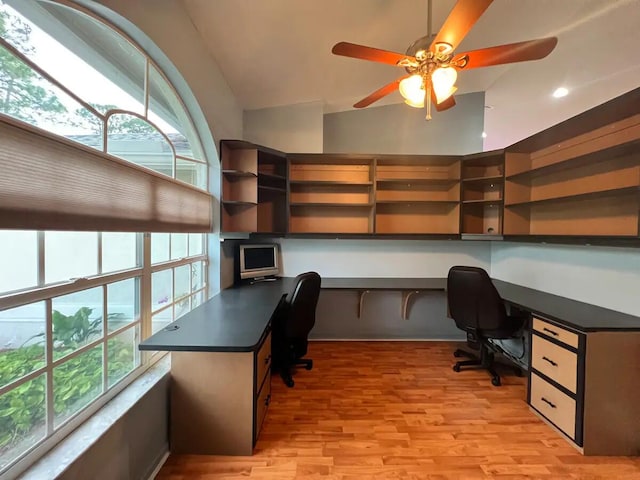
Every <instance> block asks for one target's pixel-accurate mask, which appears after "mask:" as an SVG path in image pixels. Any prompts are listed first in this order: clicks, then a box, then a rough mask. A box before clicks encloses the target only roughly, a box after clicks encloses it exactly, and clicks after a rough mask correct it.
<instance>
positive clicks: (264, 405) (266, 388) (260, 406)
mask: <svg viewBox="0 0 640 480" xmlns="http://www.w3.org/2000/svg"><path fill="white" fill-rule="evenodd" d="M270 374H271V370H267V375H270ZM270 403H271V378H267V379H266V381H265V382H264V383H263V384H262V389H261V390H260V393H258V398H257V399H256V404H255V408H256V411H255V415H254V418H255V421H256V425H255V430H254V432H255V438H254V443H255V442H256V441H257V440H258V435H259V434H260V429H261V428H262V422H263V421H264V417H265V416H266V415H267V410H268V409H269V404H270Z"/></svg>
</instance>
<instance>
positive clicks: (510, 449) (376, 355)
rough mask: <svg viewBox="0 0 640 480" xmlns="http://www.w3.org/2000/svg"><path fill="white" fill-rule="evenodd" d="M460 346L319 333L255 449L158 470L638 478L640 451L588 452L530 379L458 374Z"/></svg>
mask: <svg viewBox="0 0 640 480" xmlns="http://www.w3.org/2000/svg"><path fill="white" fill-rule="evenodd" d="M454 348H455V345H454V344H451V343H441V342H426V343H424V342H312V343H310V347H309V356H310V357H311V358H313V359H314V363H315V365H314V368H313V370H312V371H310V372H309V371H306V370H304V369H302V370H299V371H298V372H297V374H296V375H295V377H294V378H295V382H296V385H295V387H294V388H292V389H288V388H286V387H285V386H284V385H283V384H282V382H281V380H280V378H279V377H276V376H274V377H273V379H272V382H273V392H272V393H273V402H272V404H271V407H270V409H269V413H268V414H267V418H266V420H265V424H264V427H263V430H262V434H261V436H260V440H259V442H258V444H257V446H256V449H255V453H254V455H253V456H252V457H221V456H190V455H171V456H170V457H169V459H168V460H167V462H166V464H165V466H164V467H163V468H162V470H161V472H160V474H159V476H158V477H157V479H159V480H183V479H184V480H187V479H189V480H192V479H193V480H205V479H206V480H213V479H223V478H224V479H236V480H239V479H245V480H246V479H247V478H249V479H273V480H286V479H305V480H307V479H309V480H311V479H322V480H334V479H340V480H362V479H402V480H413V479H427V478H428V479H432V478H433V479H435V478H444V479H452V478H460V479H476V478H477V479H480V478H501V479H502V478H514V479H516V478H517V479H520V478H545V479H546V478H558V479H570V478H571V479H574V478H580V479H600V478H602V479H636V478H637V479H640V458H629V457H584V456H582V455H580V454H579V453H578V452H577V451H576V450H574V449H573V448H572V447H571V446H570V445H569V444H568V443H567V442H566V441H565V440H564V439H563V438H561V437H560V436H559V435H558V434H557V433H555V432H554V431H553V430H552V429H551V428H550V427H548V426H547V425H545V424H544V423H543V422H542V421H540V420H538V418H537V417H536V416H534V414H533V413H531V412H530V411H529V408H528V406H527V405H526V402H525V395H526V386H525V380H524V378H517V377H515V376H514V375H513V374H512V373H511V372H510V371H509V370H504V373H505V374H504V376H503V377H502V380H503V386H501V387H493V386H492V385H491V383H490V380H489V376H488V374H487V373H486V372H484V371H463V372H460V373H455V372H453V371H452V369H451V366H452V364H453V362H454V359H453V356H452V352H453V350H454ZM501 373H502V371H501Z"/></svg>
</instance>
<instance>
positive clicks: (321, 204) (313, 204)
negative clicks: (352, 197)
mask: <svg viewBox="0 0 640 480" xmlns="http://www.w3.org/2000/svg"><path fill="white" fill-rule="evenodd" d="M289 205H290V206H291V207H372V206H373V204H372V203H346V202H342V203H330V202H296V203H289Z"/></svg>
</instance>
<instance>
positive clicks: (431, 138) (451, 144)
mask: <svg viewBox="0 0 640 480" xmlns="http://www.w3.org/2000/svg"><path fill="white" fill-rule="evenodd" d="M456 102H457V104H456V106H455V107H454V108H451V109H449V110H447V111H445V112H441V113H438V112H435V111H434V112H433V114H432V115H433V119H432V120H430V121H426V120H425V109H418V108H411V107H409V106H407V105H405V104H404V103H400V104H395V105H385V106H382V107H368V108H364V109H361V110H350V111H347V112H339V113H329V114H326V115H325V116H324V146H323V150H324V152H325V153H389V154H394V153H403V154H432V155H442V154H466V153H477V152H481V151H482V143H483V142H482V131H483V128H484V92H479V93H470V94H467V95H458V96H456Z"/></svg>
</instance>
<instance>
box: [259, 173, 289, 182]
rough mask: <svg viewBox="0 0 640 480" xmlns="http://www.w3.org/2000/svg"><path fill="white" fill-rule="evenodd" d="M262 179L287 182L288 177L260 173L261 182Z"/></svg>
mask: <svg viewBox="0 0 640 480" xmlns="http://www.w3.org/2000/svg"><path fill="white" fill-rule="evenodd" d="M261 179H266V180H281V181H285V180H286V179H287V177H286V175H276V174H273V173H265V172H258V180H261Z"/></svg>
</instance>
